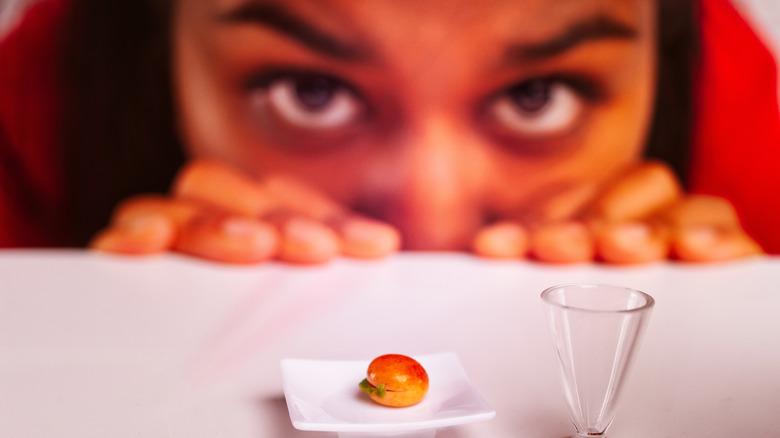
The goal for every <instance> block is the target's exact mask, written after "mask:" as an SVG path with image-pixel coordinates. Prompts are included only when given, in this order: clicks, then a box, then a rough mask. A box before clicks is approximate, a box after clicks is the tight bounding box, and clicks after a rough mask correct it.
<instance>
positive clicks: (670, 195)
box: [588, 162, 683, 222]
mask: <svg viewBox="0 0 780 438" xmlns="http://www.w3.org/2000/svg"><path fill="white" fill-rule="evenodd" d="M682 193H683V192H682V188H681V187H680V184H679V182H678V181H677V177H676V176H675V175H674V172H673V171H672V170H671V169H670V168H669V167H668V166H666V165H664V164H661V163H655V162H648V163H643V164H642V165H640V166H638V167H637V168H636V169H633V170H632V171H631V172H629V173H628V174H626V175H625V176H623V177H622V178H621V179H619V180H618V181H617V182H616V183H614V184H613V185H612V186H611V187H610V188H609V189H608V190H607V191H605V192H604V193H603V194H602V195H600V196H599V198H598V199H597V200H596V201H595V202H594V204H593V206H592V208H591V209H590V212H589V214H588V216H589V217H592V218H596V219H600V220H604V221H615V222H618V221H633V220H639V219H643V218H645V217H648V216H650V215H652V214H654V213H655V212H657V211H659V210H661V209H664V208H667V207H668V206H669V205H671V204H673V203H675V202H677V201H678V200H679V199H680V198H681V197H682Z"/></svg>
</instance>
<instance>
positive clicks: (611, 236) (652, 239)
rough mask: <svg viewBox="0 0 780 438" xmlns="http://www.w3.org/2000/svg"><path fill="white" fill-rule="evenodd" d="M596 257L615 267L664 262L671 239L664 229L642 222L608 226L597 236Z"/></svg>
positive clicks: (600, 230) (597, 232)
mask: <svg viewBox="0 0 780 438" xmlns="http://www.w3.org/2000/svg"><path fill="white" fill-rule="evenodd" d="M595 235H596V237H595V240H596V255H597V257H598V258H599V259H600V260H603V261H605V262H607V263H613V264H638V263H649V262H655V261H660V260H665V259H666V258H667V257H668V254H669V238H668V232H667V230H666V228H665V227H662V226H660V225H659V226H651V225H649V224H646V223H641V222H621V223H609V224H605V225H603V226H601V227H600V228H599V229H598V231H596V232H595Z"/></svg>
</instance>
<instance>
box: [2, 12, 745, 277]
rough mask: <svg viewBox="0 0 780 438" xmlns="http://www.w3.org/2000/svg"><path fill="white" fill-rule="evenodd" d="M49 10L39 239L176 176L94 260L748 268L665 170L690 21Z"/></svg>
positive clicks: (679, 146)
mask: <svg viewBox="0 0 780 438" xmlns="http://www.w3.org/2000/svg"><path fill="white" fill-rule="evenodd" d="M54 3H55V4H56V3H57V2H54ZM707 3H716V4H717V3H722V2H717V1H710V2H707ZM56 7H60V8H65V9H66V13H65V14H66V17H67V18H66V19H65V21H64V22H65V23H66V25H65V27H64V34H65V37H64V41H65V42H66V44H65V51H64V52H63V53H64V54H65V57H64V59H63V62H64V65H65V66H66V69H65V75H64V79H65V82H64V85H65V86H64V90H65V96H64V97H63V99H62V102H63V106H62V107H61V108H62V111H61V113H60V115H56V116H53V117H55V118H60V117H61V120H63V121H64V124H63V126H64V131H63V135H64V138H65V144H64V146H63V149H62V150H61V152H62V153H63V155H64V156H63V159H64V162H65V163H66V166H65V168H64V169H63V171H62V172H61V173H60V175H62V179H63V180H65V181H67V187H68V189H67V190H66V191H65V193H64V194H60V193H54V194H53V195H51V197H52V198H54V199H50V201H51V202H45V203H43V202H38V203H36V202H32V203H30V202H28V204H31V205H28V206H27V208H26V210H27V211H28V217H37V218H39V221H38V224H36V226H35V228H36V229H45V230H49V231H56V233H55V234H56V236H55V237H59V238H65V237H74V236H81V239H85V238H87V237H88V236H92V235H93V234H94V232H95V230H96V229H97V227H99V226H101V225H102V224H103V223H105V222H106V221H107V220H108V215H109V212H110V211H111V209H112V208H113V206H114V205H115V204H116V203H117V202H118V201H120V200H121V199H124V198H127V197H129V196H134V195H137V194H138V193H145V192H158V193H160V192H164V191H165V190H166V188H167V187H168V185H169V183H170V180H171V178H172V177H173V175H174V173H175V172H176V170H177V169H178V168H179V167H180V166H181V165H182V164H183V163H184V162H185V161H187V162H188V165H186V166H185V167H184V168H183V170H181V171H180V172H179V173H178V176H177V177H176V180H175V181H174V183H173V186H172V189H171V191H170V192H169V194H168V195H164V196H162V195H157V196H141V197H134V198H132V199H130V200H129V201H127V202H124V203H123V204H122V205H121V206H120V208H119V209H117V210H116V211H115V213H114V214H113V219H112V222H111V225H110V226H109V227H108V228H107V229H106V230H105V231H103V232H101V233H100V234H99V235H98V236H97V237H95V238H94V239H92V240H91V246H92V247H95V248H99V249H103V250H108V251H113V252H122V253H155V252H160V251H165V250H176V251H180V252H183V253H188V254H193V255H196V256H200V257H204V258H209V259H214V260H220V261H227V262H238V263H245V262H258V261H262V260H267V259H269V258H276V259H280V260H285V261H290V262H298V263H312V262H322V261H326V260H329V259H331V258H332V257H334V256H336V255H337V254H339V253H341V254H345V255H349V256H356V257H377V256H383V255H386V254H389V253H392V252H393V251H395V250H397V248H399V246H400V245H403V248H405V249H411V250H465V249H473V250H474V251H475V252H477V253H479V254H482V255H485V256H493V257H526V256H529V257H533V258H536V259H539V260H542V261H549V262H577V261H586V260H593V259H599V260H604V261H607V262H613V263H637V262H647V261H653V260H659V259H663V258H666V257H677V258H681V259H684V260H692V261H707V260H720V259H724V258H734V257H742V256H746V255H751V254H756V253H758V252H759V251H760V248H759V247H758V245H756V243H755V242H754V241H753V240H752V239H751V238H750V237H749V235H748V234H746V233H745V232H744V231H743V229H742V227H741V225H740V222H739V217H738V214H737V213H736V212H734V211H733V209H732V208H731V206H730V205H729V204H728V203H727V202H725V201H723V200H722V199H720V198H713V197H706V196H690V195H686V194H685V193H684V192H683V191H682V189H681V188H680V185H679V184H678V183H677V180H676V178H675V175H674V173H673V172H672V171H671V170H670V169H671V168H674V169H676V170H677V171H678V172H684V171H685V170H686V169H687V164H686V161H685V160H686V154H685V152H686V150H687V147H686V146H687V144H688V143H689V138H688V137H689V135H688V134H689V131H688V127H689V126H690V123H691V102H692V97H691V93H692V91H691V81H692V73H691V70H692V68H693V65H694V64H693V62H694V55H695V50H696V41H695V39H696V32H695V26H694V23H695V20H694V18H695V14H694V12H693V6H692V5H691V4H687V3H686V2H678V1H658V2H645V1H640V0H635V1H625V2H617V3H615V4H611V3H610V4H609V5H607V4H606V3H605V2H602V1H598V0H589V1H578V2H571V3H570V4H566V5H563V4H561V3H560V2H550V1H541V0H540V1H536V2H514V1H512V2H510V1H506V2H494V3H491V5H490V6H486V5H484V4H475V3H473V2H467V1H464V2H452V1H428V2H420V4H416V5H411V4H408V3H403V4H400V3H398V2H393V1H373V2H349V1H332V2H318V1H293V2H290V1H287V2H282V1H263V2H259V1H236V2H219V1H215V0H180V1H178V2H171V3H170V4H166V3H163V2H148V4H145V2H127V4H119V5H117V4H107V3H106V2H97V1H89V0H73V1H71V2H68V4H67V5H59V6H55V7H54V8H55V9H56ZM718 8H720V9H718ZM715 10H729V7H728V5H725V4H719V5H717V7H716V8H715ZM731 12H733V11H731ZM53 15H56V13H54V14H53ZM169 78H170V79H169ZM651 158H653V159H663V160H664V161H665V163H666V164H659V163H658V162H657V161H654V160H650V159H651ZM670 166H671V167H670ZM683 177H684V175H683ZM53 179H54V180H55V181H56V180H57V178H53ZM54 185H56V184H54ZM18 192H19V193H24V190H18ZM52 192H55V191H54V190H52ZM16 198H17V199H20V198H24V196H19V195H18V194H17V196H16ZM39 198H40V197H39ZM52 206H54V207H52ZM65 211H67V212H68V213H69V214H70V220H69V221H61V220H59V218H61V217H64V215H63V214H62V213H63V212H65ZM44 212H45V213H44ZM40 218H45V220H48V221H50V222H51V223H45V222H44V221H43V219H40ZM79 228H81V230H80V231H79V230H78V229H79ZM32 234H34V233H32ZM76 238H78V237H76ZM401 242H403V243H401Z"/></svg>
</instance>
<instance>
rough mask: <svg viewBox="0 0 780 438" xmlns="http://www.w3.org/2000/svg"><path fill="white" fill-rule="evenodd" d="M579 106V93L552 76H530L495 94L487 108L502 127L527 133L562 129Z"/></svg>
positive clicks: (574, 117) (576, 114)
mask: <svg viewBox="0 0 780 438" xmlns="http://www.w3.org/2000/svg"><path fill="white" fill-rule="evenodd" d="M583 110H584V102H583V99H582V96H581V95H580V93H578V91H577V90H575V89H574V88H573V87H572V86H571V85H568V84H567V83H565V82H563V81H560V80H555V79H533V80H530V81H526V82H523V83H521V84H519V85H516V86H514V87H512V88H510V89H508V90H505V91H504V92H503V93H502V94H501V95H499V97H498V98H496V99H495V100H494V101H493V102H492V103H491V105H490V108H489V111H490V112H491V113H492V116H493V118H494V119H495V120H496V121H497V122H498V123H499V124H500V125H502V126H503V127H504V128H508V129H509V130H511V131H513V132H517V134H519V135H525V136H530V137H542V136H548V135H555V134H559V133H563V132H565V131H566V130H568V129H569V128H570V127H571V126H573V125H574V123H575V122H576V121H577V120H578V119H579V117H580V115H581V114H582V111H583Z"/></svg>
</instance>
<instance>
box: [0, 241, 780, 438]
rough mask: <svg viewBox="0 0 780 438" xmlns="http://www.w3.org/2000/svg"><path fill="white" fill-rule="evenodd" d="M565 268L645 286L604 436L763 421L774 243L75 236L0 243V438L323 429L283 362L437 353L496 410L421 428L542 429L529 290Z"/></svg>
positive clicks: (544, 419) (548, 434) (454, 436)
mask: <svg viewBox="0 0 780 438" xmlns="http://www.w3.org/2000/svg"><path fill="white" fill-rule="evenodd" d="M569 282H599V283H613V284H621V285H626V286H630V287H634V288H637V289H641V290H644V291H646V292H648V293H650V294H651V295H653V296H654V297H655V299H656V301H657V304H656V308H655V311H654V314H653V317H652V320H651V322H650V327H649V329H648V331H647V333H646V336H645V339H644V342H643V344H642V347H641V349H640V353H639V356H638V360H637V362H636V366H635V367H634V369H633V372H632V373H631V375H630V376H629V381H628V384H627V387H626V392H625V397H624V399H623V403H622V407H621V410H620V411H619V412H618V415H617V419H616V420H615V422H614V424H613V425H612V427H611V428H610V436H611V437H614V438H620V437H632V438H642V437H653V438H658V437H666V436H669V437H684V436H689V437H734V436H746V437H747V436H749V437H771V436H780V259H778V258H759V259H752V260H747V261H741V262H735V263H725V264H717V265H708V266H697V265H682V264H666V263H664V264H658V265H651V266H643V267H623V268H610V267H605V266H599V265H578V266H573V267H552V266H545V265H538V264H534V263H527V262H494V261H486V260H480V259H476V258H473V257H471V256H468V255H459V254H440V255H432V254H404V255H399V256H395V257H393V258H390V259H388V260H383V261H378V262H360V261H352V260H338V261H336V262H334V263H332V264H330V265H327V266H322V267H314V268H312V267H308V268H304V267H295V266H285V265H280V264H267V265H261V266H254V267H231V266H224V265H216V264H210V263H206V262H200V261H197V260H193V259H188V258H185V257H178V256H174V255H166V256H160V257H152V258H124V257H114V256H107V255H101V254H94V253H88V252H79V251H2V252H0V436H2V437H4V438H5V437H9V438H17V437H20V438H21V437H24V438H27V437H66V438H70V437H79V438H84V437H101V438H103V437H187V438H200V437H204V438H205V437H209V438H213V437H231V438H233V437H253V438H257V437H310V438H318V437H331V436H334V435H333V434H328V433H319V432H303V431H298V430H295V429H294V428H293V427H292V425H291V423H290V419H289V416H288V413H287V407H286V405H285V401H284V396H283V394H282V386H281V373H280V367H279V362H280V360H281V359H282V358H284V357H295V358H312V359H365V360H369V359H371V358H373V357H375V356H377V355H379V354H382V353H388V352H397V353H404V354H409V355H416V354H425V353H434V352H442V351H452V352H455V353H456V354H457V355H458V356H459V357H460V359H461V362H462V363H463V365H464V367H465V369H466V371H467V373H468V375H469V377H470V379H471V381H472V382H473V383H474V385H475V386H476V388H477V389H478V390H479V391H480V393H481V394H482V395H483V396H484V398H485V399H486V400H487V401H488V403H489V404H490V405H491V406H492V407H493V408H494V409H495V410H496V412H497V415H496V416H495V418H494V419H492V420H490V421H487V422H481V423H473V424H469V425H465V426H461V427H455V428H450V429H445V430H442V431H440V432H439V433H438V435H437V437H440V438H448V437H449V438H465V437H510V436H511V437H539V438H560V437H562V436H564V435H567V434H571V433H572V432H573V429H572V426H571V424H570V423H569V420H568V416H567V413H566V409H565V406H564V404H563V397H562V391H561V389H560V386H559V383H558V377H557V369H556V368H555V367H556V364H555V358H554V353H553V349H552V343H551V339H550V335H549V333H548V331H547V326H546V323H545V320H544V312H543V308H542V304H541V301H540V299H539V294H540V292H541V291H542V290H543V289H544V288H546V287H548V286H551V285H554V284H559V283H569ZM361 377H362V376H356V379H357V380H359V379H360V378H361ZM357 380H356V381H357Z"/></svg>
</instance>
